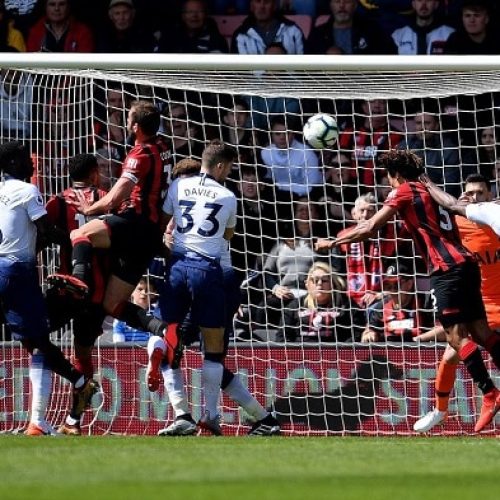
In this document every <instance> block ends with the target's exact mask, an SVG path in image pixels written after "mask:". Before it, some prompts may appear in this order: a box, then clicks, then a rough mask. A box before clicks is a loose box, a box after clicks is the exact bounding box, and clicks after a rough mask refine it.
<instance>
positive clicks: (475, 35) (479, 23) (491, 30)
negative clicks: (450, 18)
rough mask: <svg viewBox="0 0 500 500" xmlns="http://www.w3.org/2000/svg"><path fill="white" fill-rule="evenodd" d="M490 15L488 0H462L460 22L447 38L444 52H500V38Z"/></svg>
mask: <svg viewBox="0 0 500 500" xmlns="http://www.w3.org/2000/svg"><path fill="white" fill-rule="evenodd" d="M490 15H491V3H490V2H489V1H488V0H464V2H463V4H462V24H461V26H460V27H459V29H458V30H457V31H456V32H455V33H453V34H452V35H450V37H449V38H448V41H447V42H446V45H445V48H444V52H445V54H462V55H464V54H478V55H479V54H486V55H487V54H500V39H499V37H498V33H497V30H496V29H495V27H494V26H492V25H491V23H490V19H491V17H490Z"/></svg>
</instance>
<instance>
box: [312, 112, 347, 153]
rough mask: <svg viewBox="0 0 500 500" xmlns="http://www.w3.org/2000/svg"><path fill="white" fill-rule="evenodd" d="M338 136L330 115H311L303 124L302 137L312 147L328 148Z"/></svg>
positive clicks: (335, 124) (335, 125)
mask: <svg viewBox="0 0 500 500" xmlns="http://www.w3.org/2000/svg"><path fill="white" fill-rule="evenodd" d="M338 137H339V128H338V126H337V121H336V120H335V118H334V117H333V116H332V115H327V114H325V113H319V114H317V115H313V116H311V118H309V120H307V122H306V124H305V125H304V139H305V140H306V141H307V142H308V143H309V144H310V146H311V147H312V148H314V149H324V148H329V147H331V146H333V145H334V144H335V142H337V139H338Z"/></svg>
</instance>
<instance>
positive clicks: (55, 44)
mask: <svg viewBox="0 0 500 500" xmlns="http://www.w3.org/2000/svg"><path fill="white" fill-rule="evenodd" d="M26 50H27V51H28V52H94V39H93V36H92V33H91V31H90V29H89V28H88V27H87V26H85V25H84V24H82V23H80V22H79V21H77V20H75V19H74V18H73V17H72V16H71V8H70V4H69V0H46V2H45V16H44V17H42V19H40V20H39V21H38V22H37V23H36V24H35V25H34V26H33V27H32V28H31V29H30V32H29V36H28V42H27V44H26Z"/></svg>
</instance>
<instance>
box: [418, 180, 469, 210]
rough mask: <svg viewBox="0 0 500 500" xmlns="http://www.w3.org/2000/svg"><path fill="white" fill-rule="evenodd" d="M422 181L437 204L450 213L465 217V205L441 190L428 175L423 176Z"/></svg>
mask: <svg viewBox="0 0 500 500" xmlns="http://www.w3.org/2000/svg"><path fill="white" fill-rule="evenodd" d="M420 181H421V182H422V184H423V185H424V186H425V187H426V188H427V191H429V194H430V195H431V196H432V199H433V200H434V201H435V202H436V203H438V204H439V205H441V206H442V207H444V208H446V210H449V211H450V212H453V213H456V214H459V215H463V216H464V217H465V205H464V204H463V203H461V202H460V201H459V200H457V199H456V198H455V197H454V196H452V195H451V194H448V193H446V192H445V191H443V190H442V189H441V188H439V187H437V186H436V184H434V183H433V182H432V181H431V180H430V179H429V177H428V176H427V174H422V175H421V176H420ZM462 201H464V200H462Z"/></svg>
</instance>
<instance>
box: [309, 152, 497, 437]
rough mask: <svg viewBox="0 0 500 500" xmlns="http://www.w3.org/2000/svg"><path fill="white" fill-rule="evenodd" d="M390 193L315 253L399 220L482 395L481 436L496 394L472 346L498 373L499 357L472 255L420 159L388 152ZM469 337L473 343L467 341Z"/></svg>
mask: <svg viewBox="0 0 500 500" xmlns="http://www.w3.org/2000/svg"><path fill="white" fill-rule="evenodd" d="M380 162H381V165H382V166H383V167H385V168H386V169H387V173H388V178H389V183H390V185H391V187H392V188H393V191H392V192H391V193H390V194H389V196H388V197H387V200H386V202H385V203H384V206H383V207H382V208H381V209H380V210H379V211H378V212H377V213H376V214H375V215H374V216H373V217H372V218H371V219H369V220H367V221H365V222H362V223H360V224H358V226H356V227H354V228H353V229H352V230H350V231H349V232H347V233H344V235H343V236H342V237H341V238H337V239H334V240H319V241H318V242H317V243H316V250H325V249H331V248H334V247H336V246H339V245H342V244H346V243H352V242H356V241H363V240H365V239H367V238H369V237H370V236H372V235H373V233H374V232H375V231H377V230H378V229H380V228H381V227H383V226H384V225H385V224H386V223H387V222H389V221H390V220H391V219H392V218H393V217H394V216H395V215H396V213H399V216H400V217H401V219H402V220H403V222H404V224H405V225H406V228H407V229H408V231H409V233H410V234H411V236H412V238H413V240H414V241H415V244H416V245H417V247H418V248H419V250H420V252H421V254H422V257H423V258H424V260H425V261H426V262H427V267H428V269H429V274H430V276H431V288H432V289H433V291H434V295H435V298H436V305H437V310H438V319H439V320H440V322H441V324H442V325H443V327H444V329H445V331H446V339H447V341H448V343H449V344H450V345H451V346H452V347H453V348H454V349H455V350H456V351H457V352H458V353H459V355H460V358H461V359H462V361H463V362H464V364H465V366H466V367H467V369H468V371H469V373H470V375H471V377H472V379H473V380H474V381H475V382H476V384H477V385H478V387H479V388H480V389H481V391H482V392H483V394H484V398H483V406H482V409H481V415H480V417H479V420H478V422H477V423H476V426H475V430H476V431H480V430H482V429H483V428H484V427H485V426H486V425H487V424H488V423H490V422H491V420H492V419H493V417H494V416H495V414H496V412H497V411H498V410H499V409H500V391H499V390H498V389H496V387H495V386H494V384H493V382H492V380H491V378H490V376H489V374H488V371H487V370H486V367H485V365H484V362H483V359H482V357H481V353H480V352H479V349H478V346H477V344H476V342H475V341H477V342H479V343H480V344H481V345H483V346H484V347H485V348H486V349H487V350H488V352H489V353H490V355H491V357H492V359H493V361H494V363H495V365H496V366H497V367H499V368H500V359H499V356H498V353H497V352H495V351H494V350H492V349H491V347H490V345H489V344H486V345H485V342H486V339H487V338H488V337H490V336H491V330H490V329H489V327H488V323H487V321H486V312H485V308H484V304H483V299H482V296H481V275H480V272H479V266H478V264H477V262H476V261H475V259H474V257H473V256H472V254H471V253H470V252H469V251H467V250H466V249H465V247H464V246H463V245H462V243H461V242H460V239H459V236H458V231H457V228H456V226H455V223H454V221H453V220H452V218H451V217H450V214H449V213H448V212H447V211H446V210H445V209H443V208H442V207H440V206H439V205H438V204H437V203H436V202H435V201H434V200H433V199H432V197H431V196H430V194H429V192H428V191H427V189H426V188H425V186H424V185H423V184H422V183H421V182H420V181H419V176H420V175H421V174H422V173H423V171H424V169H423V166H422V162H421V159H420V158H419V157H418V156H416V155H415V154H414V153H413V152H411V151H408V150H391V151H389V152H388V153H386V154H384V155H382V157H381V158H380ZM469 334H470V336H471V337H472V339H474V340H472V339H471V338H470V337H469Z"/></svg>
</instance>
